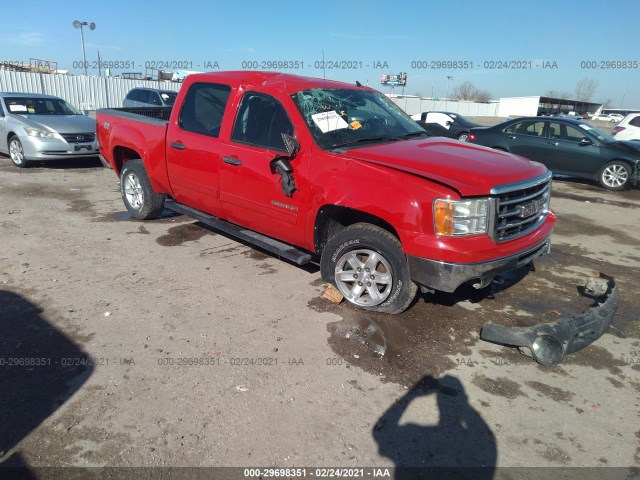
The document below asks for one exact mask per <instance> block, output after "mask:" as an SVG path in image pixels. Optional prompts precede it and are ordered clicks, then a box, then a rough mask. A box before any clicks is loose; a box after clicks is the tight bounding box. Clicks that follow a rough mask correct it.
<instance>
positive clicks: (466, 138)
mask: <svg viewBox="0 0 640 480" xmlns="http://www.w3.org/2000/svg"><path fill="white" fill-rule="evenodd" d="M458 140H460V141H461V142H468V141H469V134H468V133H467V132H462V133H461V134H460V135H458Z"/></svg>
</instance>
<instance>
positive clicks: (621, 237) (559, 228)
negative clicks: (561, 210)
mask: <svg viewBox="0 0 640 480" xmlns="http://www.w3.org/2000/svg"><path fill="white" fill-rule="evenodd" d="M555 232H556V233H557V234H558V235H563V236H565V237H574V236H576V235H584V234H585V233H586V232H589V234H593V235H598V236H601V235H607V236H609V237H611V238H612V239H614V240H615V241H616V243H618V244H622V245H629V246H632V247H635V246H637V245H638V239H637V238H636V237H634V236H632V235H629V234H626V233H624V232H622V231H620V230H619V229H618V230H616V229H613V228H607V227H604V226H602V225H598V224H597V223H596V222H594V221H592V220H590V219H588V218H585V217H581V216H579V215H567V216H565V217H563V218H562V221H560V222H558V223H557V225H556V228H555Z"/></svg>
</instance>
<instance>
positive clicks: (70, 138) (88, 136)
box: [60, 133, 96, 143]
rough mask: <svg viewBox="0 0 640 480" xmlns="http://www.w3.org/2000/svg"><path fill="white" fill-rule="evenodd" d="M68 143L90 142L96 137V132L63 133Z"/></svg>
mask: <svg viewBox="0 0 640 480" xmlns="http://www.w3.org/2000/svg"><path fill="white" fill-rule="evenodd" d="M60 135H61V136H62V138H64V139H65V140H66V141H67V142H68V143H89V142H93V141H94V140H95V139H96V134H95V133H61V134H60Z"/></svg>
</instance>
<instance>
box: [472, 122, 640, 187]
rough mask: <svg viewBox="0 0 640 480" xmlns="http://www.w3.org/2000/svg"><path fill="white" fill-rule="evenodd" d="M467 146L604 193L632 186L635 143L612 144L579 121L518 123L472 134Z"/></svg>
mask: <svg viewBox="0 0 640 480" xmlns="http://www.w3.org/2000/svg"><path fill="white" fill-rule="evenodd" d="M469 141H470V142H472V143H476V144H478V145H484V146H486V147H491V148H495V149H498V150H504V151H506V152H511V153H515V154H517V155H521V156H523V157H526V158H528V159H530V160H534V161H536V162H540V163H542V164H544V165H545V166H546V167H547V168H548V169H549V170H551V171H552V172H553V173H557V174H562V175H570V176H573V177H579V178H585V179H588V180H593V181H597V182H599V183H600V185H602V186H603V187H605V188H608V189H609V190H623V189H625V188H627V187H628V186H629V185H630V184H634V185H637V179H638V164H639V163H640V143H638V142H621V141H617V140H616V139H615V138H613V137H612V136H610V135H607V134H606V133H604V132H602V131H600V130H598V129H597V128H595V127H593V126H591V125H589V124H587V123H585V122H582V121H579V120H571V119H567V118H558V117H551V118H550V117H528V118H517V119H515V120H509V121H507V122H503V123H500V124H498V125H494V126H493V127H488V128H472V129H471V132H470V135H469Z"/></svg>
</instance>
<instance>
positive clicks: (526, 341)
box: [480, 273, 618, 365]
mask: <svg viewBox="0 0 640 480" xmlns="http://www.w3.org/2000/svg"><path fill="white" fill-rule="evenodd" d="M580 292H581V293H582V294H583V295H584V296H588V297H591V298H593V299H594V300H595V303H594V304H593V305H592V306H591V307H590V308H589V310H587V311H586V312H585V313H583V314H581V315H576V316H574V317H572V318H560V319H558V320H556V321H555V322H551V323H539V324H537V325H534V326H532V327H506V326H504V325H498V324H496V323H490V322H488V323H485V324H484V325H483V326H482V330H481V331H480V338H481V339H482V340H484V341H486V342H491V343H497V344H499V345H505V346H513V347H519V349H520V351H521V352H522V353H524V354H525V355H530V356H532V357H533V358H534V359H535V360H536V361H537V362H538V363H541V364H542V365H557V364H559V363H560V362H561V361H562V359H563V358H564V356H565V355H569V354H571V353H573V352H576V351H578V350H581V349H583V348H585V347H586V346H588V345H590V344H592V343H593V342H595V341H596V340H597V339H598V338H600V337H601V336H602V335H603V334H604V332H605V331H606V330H607V329H608V328H609V325H611V320H612V319H613V315H614V314H615V312H616V309H617V307H618V287H617V285H616V283H615V280H614V279H613V278H612V277H609V276H606V275H604V274H602V273H601V274H600V278H590V279H588V280H587V282H586V284H585V286H584V289H582V290H580Z"/></svg>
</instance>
